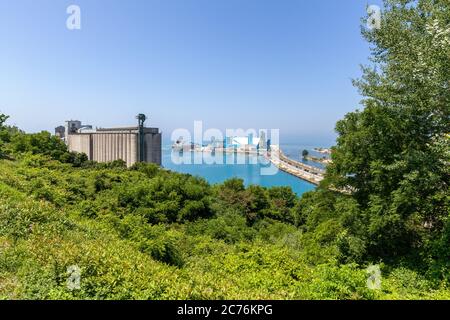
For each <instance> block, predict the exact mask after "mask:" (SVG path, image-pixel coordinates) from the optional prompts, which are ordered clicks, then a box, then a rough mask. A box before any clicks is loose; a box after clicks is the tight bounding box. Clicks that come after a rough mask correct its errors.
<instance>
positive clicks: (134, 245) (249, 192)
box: [0, 0, 450, 299]
mask: <svg viewBox="0 0 450 320" xmlns="http://www.w3.org/2000/svg"><path fill="white" fill-rule="evenodd" d="M381 25H382V28H381V29H379V30H372V31H369V30H365V29H363V34H364V36H365V37H366V39H367V40H368V41H369V42H370V43H371V44H372V46H373V54H372V57H371V58H372V61H373V65H372V66H368V67H363V77H362V78H361V79H360V80H355V85H356V86H357V87H358V88H359V89H360V91H361V94H362V95H363V97H364V100H363V102H362V104H363V107H364V108H363V110H362V111H356V112H352V113H349V114H348V115H346V116H345V118H344V119H343V120H341V121H339V122H338V123H337V125H336V130H337V132H338V134H339V137H338V140H337V144H336V146H335V147H333V153H332V159H333V163H332V164H331V165H329V167H328V168H327V174H326V178H325V180H324V181H323V183H322V184H321V185H320V186H319V187H318V188H317V189H316V190H315V191H312V192H308V193H306V194H304V195H303V196H302V197H301V198H298V197H296V195H295V194H294V193H293V192H292V191H291V189H290V188H289V187H274V188H269V189H267V188H263V187H259V186H250V187H247V188H245V187H244V185H243V182H242V180H240V179H231V180H228V181H226V182H225V183H223V184H220V185H209V184H208V183H207V182H206V181H205V180H204V179H202V178H199V177H193V176H189V175H185V174H179V173H175V172H170V171H167V170H165V169H162V168H159V167H157V166H155V165H152V164H136V165H135V166H133V167H132V168H129V169H127V168H126V167H125V165H124V163H123V162H122V161H115V162H113V163H107V164H98V163H94V162H90V161H87V157H86V156H85V155H83V154H75V153H70V152H68V150H67V147H66V146H65V145H64V143H63V142H61V141H60V140H59V139H58V138H56V137H52V136H51V135H50V134H49V133H46V132H42V133H38V134H26V133H24V132H22V131H20V130H19V129H18V128H13V127H9V126H7V125H6V120H7V117H6V116H4V115H0V298H3V299H450V283H449V282H450V193H449V191H448V185H449V181H450V170H449V167H450V166H449V164H450V137H449V132H450V114H449V112H450V90H449V84H450V79H449V75H450V72H449V71H450V3H449V2H448V1H444V0H443V1H439V0H419V1H418V2H416V1H414V2H413V1H405V0H402V1H400V0H389V1H386V3H385V11H384V13H383V21H382V23H381ZM337 190H347V191H351V192H344V193H342V192H339V191H337ZM71 266H77V267H78V268H79V269H80V275H81V278H80V279H81V280H80V288H79V289H71V288H70V287H68V279H69V278H70V275H71V274H70V272H69V271H68V270H70V267H71ZM378 268H379V271H380V273H381V274H380V276H381V278H380V279H381V282H380V283H379V284H380V286H379V287H378V286H371V285H370V284H371V283H372V282H371V281H374V278H369V277H370V276H374V275H375V276H376V279H375V280H377V279H379V277H378V276H377V274H376V273H377V270H378ZM374 270H375V271H374ZM375 282H376V281H375Z"/></svg>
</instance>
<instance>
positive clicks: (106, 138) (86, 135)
mask: <svg viewBox="0 0 450 320" xmlns="http://www.w3.org/2000/svg"><path fill="white" fill-rule="evenodd" d="M137 118H138V121H139V124H138V126H136V127H125V128H97V129H93V128H92V126H90V125H82V123H81V121H78V120H70V121H66V126H65V130H64V137H61V135H62V133H61V127H58V128H55V134H56V135H57V136H59V137H61V138H62V139H64V141H65V142H66V144H67V146H68V148H69V150H70V151H74V152H79V153H85V154H86V155H87V156H88V159H89V160H93V161H96V162H111V161H115V160H123V161H125V162H126V164H127V166H128V167H130V166H132V165H133V164H135V163H136V162H151V163H156V164H158V165H161V149H162V148H161V143H162V138H161V133H160V132H159V129H158V128H146V127H144V122H145V120H146V117H145V115H143V114H140V115H138V117H137Z"/></svg>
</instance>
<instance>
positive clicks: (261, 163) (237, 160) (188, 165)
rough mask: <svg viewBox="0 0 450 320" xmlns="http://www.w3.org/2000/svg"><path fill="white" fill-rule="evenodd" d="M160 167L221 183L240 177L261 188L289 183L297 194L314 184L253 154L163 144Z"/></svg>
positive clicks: (213, 182) (246, 182) (287, 184)
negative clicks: (177, 148)
mask: <svg viewBox="0 0 450 320" xmlns="http://www.w3.org/2000/svg"><path fill="white" fill-rule="evenodd" d="M162 151H163V157H162V162H163V163H162V164H163V166H164V168H166V169H169V170H172V171H176V172H181V173H188V174H191V175H195V176H200V177H203V178H205V179H206V180H207V181H208V182H209V183H211V184H216V183H222V182H224V181H225V180H228V179H231V178H241V179H243V180H244V184H245V185H246V186H248V185H252V184H253V185H260V186H263V187H273V186H289V187H291V189H292V191H294V192H295V193H296V194H297V195H299V196H300V195H302V194H303V193H305V192H307V191H311V190H313V189H314V188H315V186H314V185H313V184H311V183H309V182H307V181H304V180H301V179H299V178H297V177H295V176H292V175H290V174H288V173H286V172H283V171H281V170H278V169H277V168H276V167H274V166H273V165H271V164H269V163H268V161H267V160H266V159H264V158H263V157H261V156H257V155H246V154H223V155H215V156H211V155H208V154H205V153H201V152H184V153H179V152H178V151H173V150H172V148H171V147H170V146H165V147H163V150H162Z"/></svg>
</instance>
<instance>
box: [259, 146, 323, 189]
mask: <svg viewBox="0 0 450 320" xmlns="http://www.w3.org/2000/svg"><path fill="white" fill-rule="evenodd" d="M268 158H269V160H270V161H271V162H272V163H273V164H274V165H275V166H277V167H278V168H279V169H280V170H282V171H284V172H287V173H289V174H291V175H293V176H296V177H298V178H300V179H303V180H305V181H308V182H310V183H313V184H315V185H318V184H319V183H320V181H322V180H323V178H324V175H325V170H323V169H320V168H317V167H314V166H310V165H307V164H304V163H302V162H299V161H295V160H292V159H290V158H288V157H286V155H285V154H284V153H283V152H282V151H281V150H280V148H279V147H278V146H276V145H272V146H271V151H270V154H269V155H268Z"/></svg>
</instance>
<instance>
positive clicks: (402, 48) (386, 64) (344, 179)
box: [324, 0, 450, 257]
mask: <svg viewBox="0 0 450 320" xmlns="http://www.w3.org/2000/svg"><path fill="white" fill-rule="evenodd" d="M449 23H450V3H449V2H448V1H446V0H419V1H408V0H388V1H385V10H384V12H383V15H382V21H381V28H380V29H375V30H368V29H365V28H364V27H363V35H364V37H365V38H366V39H367V40H368V42H369V43H370V44H371V45H372V55H371V61H372V63H373V65H372V66H366V67H363V76H362V78H361V79H359V80H355V81H354V84H355V86H357V87H358V88H359V90H360V92H361V94H362V95H363V96H364V100H363V105H364V110H362V111H356V112H351V113H349V114H347V115H346V116H345V118H344V119H343V120H341V121H339V122H338V123H337V125H336V131H337V132H338V134H339V137H338V139H337V146H336V147H335V148H334V150H333V154H332V159H333V163H332V165H330V166H329V168H328V171H327V179H326V182H325V184H324V185H332V186H333V187H335V188H336V187H337V188H341V189H345V190H347V191H351V192H352V197H353V198H354V199H355V200H356V201H357V203H358V205H359V206H360V208H361V209H362V210H363V214H362V215H361V216H360V217H359V218H358V219H360V220H361V221H363V225H365V226H366V230H365V233H366V235H367V243H366V244H367V250H368V251H367V253H368V254H369V256H372V257H395V256H401V255H404V254H406V253H412V252H413V251H414V250H416V249H420V250H425V248H426V245H427V243H429V242H428V240H430V239H434V238H436V237H439V235H440V234H441V232H442V229H443V226H444V224H445V220H446V219H447V218H448V213H449V210H450V209H449V197H448V185H449V173H448V153H447V154H446V153H445V151H444V149H445V148H436V147H435V146H436V143H437V141H441V142H442V141H444V142H443V143H444V145H445V144H446V146H447V152H448V142H449V140H448V138H447V139H445V137H446V136H447V134H448V133H449V132H450V121H449V119H450V117H449V115H450V89H449V84H450V26H449Z"/></svg>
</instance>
